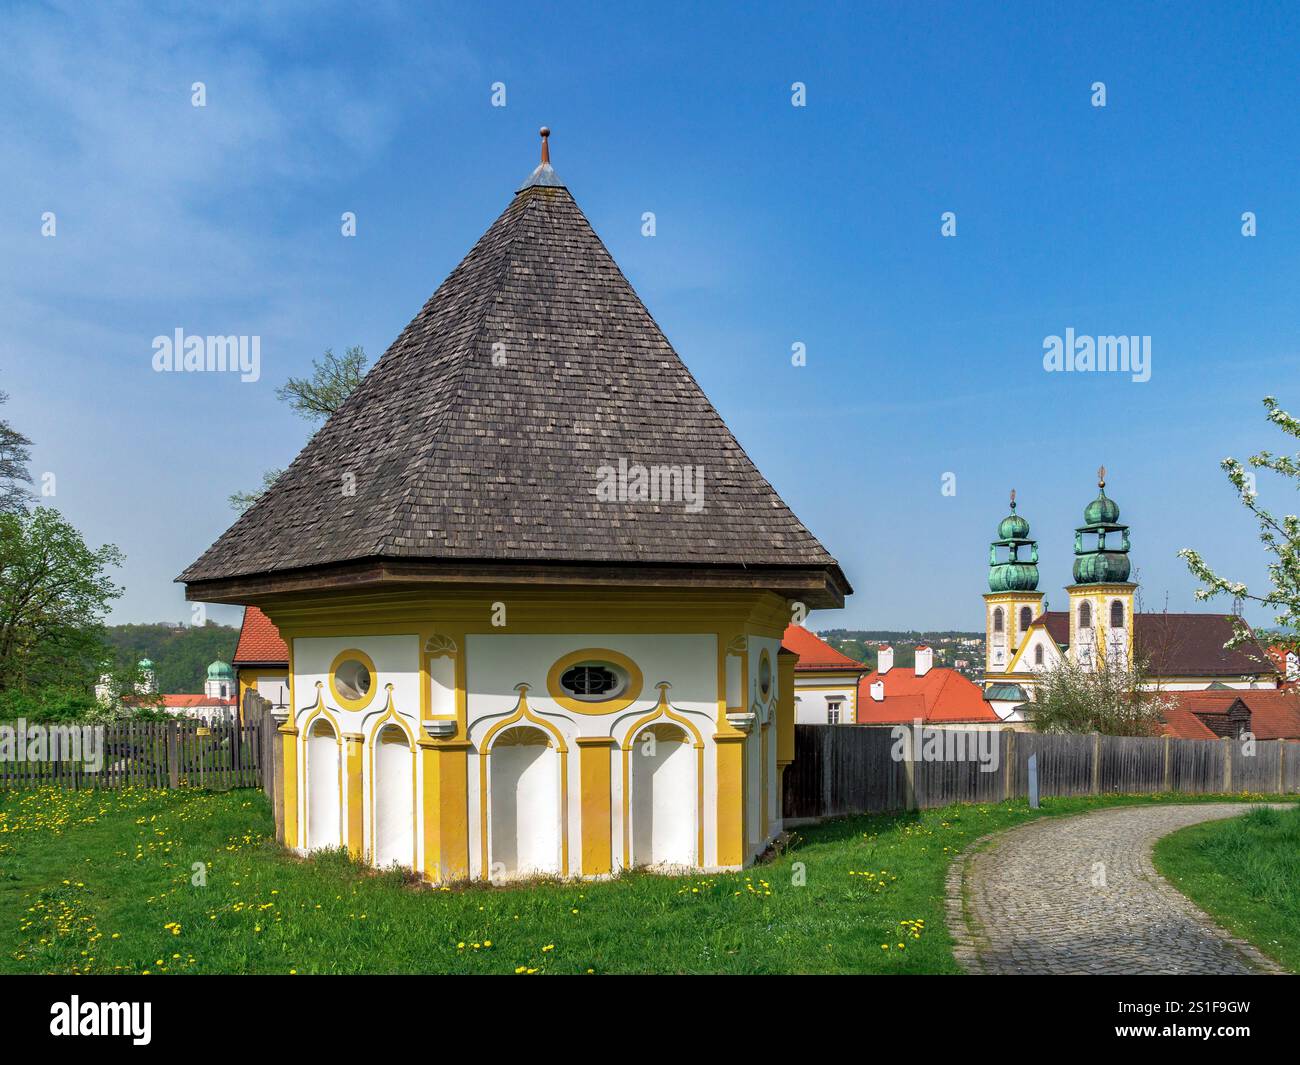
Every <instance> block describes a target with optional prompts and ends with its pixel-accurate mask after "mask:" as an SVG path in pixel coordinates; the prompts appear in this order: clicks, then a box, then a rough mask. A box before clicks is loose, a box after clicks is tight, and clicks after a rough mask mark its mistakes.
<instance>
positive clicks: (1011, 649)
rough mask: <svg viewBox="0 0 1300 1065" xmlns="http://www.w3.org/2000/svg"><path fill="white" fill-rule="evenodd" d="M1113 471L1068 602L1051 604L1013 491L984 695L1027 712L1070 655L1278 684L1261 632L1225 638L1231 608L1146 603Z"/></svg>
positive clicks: (1185, 678)
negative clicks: (1182, 610) (1183, 610)
mask: <svg viewBox="0 0 1300 1065" xmlns="http://www.w3.org/2000/svg"><path fill="white" fill-rule="evenodd" d="M1105 475H1106V471H1105V469H1104V468H1103V469H1102V470H1100V471H1098V491H1097V498H1096V499H1094V500H1092V502H1090V503H1089V504H1088V505H1087V507H1085V508H1084V514H1083V524H1082V525H1080V526H1079V527H1078V528H1076V530H1075V535H1074V569H1073V575H1074V583H1072V584H1070V585H1068V586H1067V587H1066V589H1065V593H1066V596H1067V599H1068V604H1069V605H1068V609H1066V610H1063V611H1048V610H1045V609H1044V598H1043V593H1042V592H1040V591H1039V590H1038V542H1037V541H1036V540H1034V539H1032V538H1031V537H1030V535H1029V522H1028V521H1026V520H1025V518H1024V517H1023V516H1022V515H1020V514H1019V513H1017V511H1016V494H1015V492H1014V491H1013V492H1012V493H1011V513H1010V514H1008V515H1007V516H1006V517H1005V518H1003V519H1002V521H1001V523H1000V524H999V525H998V535H997V538H996V539H995V540H993V541H992V543H991V544H990V547H989V590H988V592H986V593H985V595H984V625H985V634H986V645H985V646H986V650H985V654H986V659H985V691H984V697H985V699H986V700H987V701H988V702H989V705H990V706H991V707H992V708H993V709H994V711H995V712H996V713H997V715H998V717H999V718H1001V719H1002V720H1004V721H1009V722H1016V721H1025V720H1027V719H1028V717H1030V716H1031V708H1030V707H1029V706H1028V704H1030V703H1031V702H1032V700H1033V698H1034V695H1035V692H1036V691H1037V689H1038V686H1039V684H1040V683H1041V681H1042V677H1043V674H1044V673H1046V672H1047V671H1049V670H1051V669H1052V668H1054V667H1055V666H1056V665H1058V664H1060V663H1061V662H1063V661H1066V660H1067V659H1068V660H1069V661H1072V662H1075V663H1077V664H1078V665H1080V666H1082V667H1083V668H1085V669H1100V668H1106V667H1107V666H1112V667H1118V668H1121V669H1123V668H1128V667H1129V666H1130V665H1134V664H1136V665H1140V667H1141V668H1142V669H1143V671H1144V674H1145V677H1146V683H1147V684H1148V685H1150V686H1151V687H1159V688H1160V689H1161V690H1162V691H1174V692H1177V691H1201V690H1206V689H1213V690H1216V691H1217V690H1225V689H1263V688H1276V687H1277V686H1278V684H1279V681H1280V676H1279V674H1278V670H1277V668H1276V666H1275V665H1274V663H1273V661H1272V660H1271V659H1270V657H1269V655H1268V654H1267V653H1266V652H1265V650H1264V649H1263V648H1262V647H1261V646H1259V644H1258V643H1256V642H1255V641H1254V639H1253V638H1252V639H1251V640H1249V641H1248V642H1247V643H1245V644H1244V645H1241V646H1238V647H1235V648H1232V649H1228V648H1226V647H1225V646H1224V645H1225V644H1227V643H1228V642H1229V641H1230V640H1231V639H1232V638H1233V635H1234V631H1235V629H1234V624H1235V619H1234V618H1233V617H1232V616H1231V615H1225V614H1173V613H1164V612H1161V613H1144V612H1138V611H1137V610H1136V604H1135V596H1136V593H1137V589H1138V586H1137V584H1136V583H1134V582H1132V581H1130V580H1129V576H1130V572H1131V564H1130V560H1129V552H1130V549H1131V542H1130V538H1129V527H1128V526H1127V525H1122V524H1120V521H1119V516H1120V510H1119V505H1118V504H1117V503H1116V502H1115V501H1114V500H1113V499H1111V498H1110V497H1109V496H1107V495H1106V480H1105Z"/></svg>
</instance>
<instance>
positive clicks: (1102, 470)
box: [1097, 466, 1106, 488]
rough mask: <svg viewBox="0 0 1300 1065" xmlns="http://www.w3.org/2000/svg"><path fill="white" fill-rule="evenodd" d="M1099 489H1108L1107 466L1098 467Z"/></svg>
mask: <svg viewBox="0 0 1300 1065" xmlns="http://www.w3.org/2000/svg"><path fill="white" fill-rule="evenodd" d="M1097 487H1098V488H1105V487H1106V467H1105V466H1098V467H1097Z"/></svg>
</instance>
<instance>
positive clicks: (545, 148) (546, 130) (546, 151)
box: [537, 126, 551, 165]
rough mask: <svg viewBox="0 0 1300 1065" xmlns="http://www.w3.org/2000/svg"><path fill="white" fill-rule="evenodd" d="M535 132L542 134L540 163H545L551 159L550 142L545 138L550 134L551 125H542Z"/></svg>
mask: <svg viewBox="0 0 1300 1065" xmlns="http://www.w3.org/2000/svg"><path fill="white" fill-rule="evenodd" d="M537 132H538V133H540V134H541V135H542V164H543V165H545V164H546V163H549V162H550V161H551V144H550V141H549V140H548V139H547V138H548V137H550V135H551V127H550V126H543V127H542V128H541V129H539V130H538V131H537Z"/></svg>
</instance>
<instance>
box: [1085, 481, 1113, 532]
mask: <svg viewBox="0 0 1300 1065" xmlns="http://www.w3.org/2000/svg"><path fill="white" fill-rule="evenodd" d="M1117 521H1119V504H1118V503H1116V502H1115V500H1113V499H1111V498H1110V497H1109V496H1107V495H1106V488H1105V482H1104V481H1103V482H1102V487H1101V488H1100V489H1099V491H1098V492H1097V498H1096V499H1094V500H1093V501H1092V502H1091V503H1089V504H1088V505H1087V506H1086V507H1084V508H1083V523H1084V524H1085V525H1114V524H1115V523H1116V522H1117Z"/></svg>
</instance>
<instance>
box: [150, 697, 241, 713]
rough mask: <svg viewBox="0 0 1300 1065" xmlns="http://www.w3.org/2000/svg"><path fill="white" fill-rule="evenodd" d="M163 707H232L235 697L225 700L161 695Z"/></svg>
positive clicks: (178, 708)
mask: <svg viewBox="0 0 1300 1065" xmlns="http://www.w3.org/2000/svg"><path fill="white" fill-rule="evenodd" d="M159 698H160V699H162V704H163V706H167V707H172V708H174V709H177V710H181V709H185V708H186V707H191V706H234V705H235V697H234V696H233V695H232V696H230V697H229V698H226V699H220V698H213V697H212V696H210V695H161V696H159Z"/></svg>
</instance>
